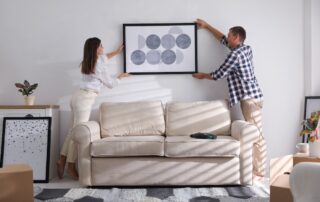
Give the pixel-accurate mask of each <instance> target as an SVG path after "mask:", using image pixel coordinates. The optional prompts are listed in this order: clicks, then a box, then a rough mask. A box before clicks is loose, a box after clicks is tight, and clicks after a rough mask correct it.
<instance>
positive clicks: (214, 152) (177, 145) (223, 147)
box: [164, 136, 240, 157]
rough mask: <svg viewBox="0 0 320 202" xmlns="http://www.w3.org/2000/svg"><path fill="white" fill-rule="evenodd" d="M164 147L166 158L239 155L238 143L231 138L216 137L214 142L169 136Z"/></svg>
mask: <svg viewBox="0 0 320 202" xmlns="http://www.w3.org/2000/svg"><path fill="white" fill-rule="evenodd" d="M164 147H165V149H164V150H165V156H167V157H234V156H239V154H240V141H238V140H236V139H235V138H233V137H231V136H218V137H217V139H214V140H210V139H195V138H191V137H190V136H169V137H166V139H165V143H164Z"/></svg>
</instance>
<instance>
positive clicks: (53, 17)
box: [0, 0, 319, 157]
mask: <svg viewBox="0 0 320 202" xmlns="http://www.w3.org/2000/svg"><path fill="white" fill-rule="evenodd" d="M303 6H304V4H303V0H281V1H278V0H259V1H257V0H242V1H233V0H197V1H196V0H161V1H159V0H90V1H86V0H69V1H64V0H55V1H53V0H51V1H50V0H48V1H42V0H29V1H18V0H1V1H0V27H1V31H0V68H1V74H0V86H1V88H0V104H22V103H23V99H22V97H21V95H19V94H18V92H17V90H16V88H15V87H14V85H13V84H14V83H15V82H17V81H23V80H24V79H27V80H29V81H31V82H38V83H39V88H38V89H37V91H36V93H35V95H36V96H37V101H36V103H38V104H60V105H61V120H62V121H61V131H62V135H64V134H65V133H66V131H67V125H68V124H67V123H68V119H69V108H68V100H69V98H70V95H71V94H72V93H73V92H74V91H75V90H76V89H77V88H78V87H77V82H78V80H79V78H80V77H79V76H80V74H79V63H80V61H81V57H82V50H83V44H84V41H85V40H86V39H87V38H88V37H92V36H97V37H99V38H101V39H102V41H103V45H104V46H105V50H106V51H111V50H113V49H115V48H116V47H117V46H118V45H119V44H120V43H121V41H122V23H146V22H149V23H152V22H192V21H194V20H195V19H196V18H203V19H205V20H207V21H208V22H210V23H211V24H212V25H214V26H215V27H216V28H218V29H220V30H221V31H222V32H224V33H227V31H228V28H229V27H231V26H235V25H242V26H244V27H245V28H246V30H247V36H248V37H247V41H246V43H247V44H250V45H251V46H252V48H253V51H254V64H255V72H256V76H257V78H258V81H259V83H260V85H261V87H262V90H263V93H264V96H265V97H264V99H265V102H264V117H263V118H264V120H263V121H264V132H265V136H266V139H267V142H268V155H269V157H274V156H280V155H284V154H290V153H292V152H294V150H295V149H294V147H295V143H296V142H297V141H299V139H300V138H299V137H298V134H299V130H300V122H301V119H302V109H303V99H304V97H303V96H304V52H303V50H304V43H303V37H304V35H303V30H304V21H303V19H304V7H303ZM198 39H199V41H198V42H199V43H198V54H199V58H198V59H199V71H202V72H209V71H212V70H214V69H216V68H217V67H218V66H219V64H221V63H222V62H223V60H224V57H225V56H226V54H227V50H226V49H225V48H223V47H222V46H221V45H220V44H219V43H218V42H217V41H215V40H214V38H213V37H212V36H211V35H210V34H209V33H208V32H206V31H205V30H199V32H198ZM318 47H319V46H318ZM122 65H123V63H122V57H118V58H116V59H115V60H113V63H112V65H111V70H110V71H112V72H113V73H119V72H121V71H122ZM227 96H228V94H227V85H226V81H220V82H213V81H200V80H195V79H193V78H192V77H191V75H152V76H132V77H131V78H128V79H126V80H125V81H124V82H123V83H122V84H121V85H120V86H119V88H117V89H113V90H103V92H102V94H101V96H100V97H99V99H98V100H97V104H96V107H97V106H98V103H100V102H102V101H105V100H113V101H119V100H120V101H123V100H124V101H130V100H137V99H162V100H164V101H166V100H183V101H191V100H211V99H220V98H226V97H227ZM238 112H239V111H237V110H236V113H235V117H239V113H238Z"/></svg>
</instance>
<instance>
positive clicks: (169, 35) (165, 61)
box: [123, 23, 198, 74]
mask: <svg viewBox="0 0 320 202" xmlns="http://www.w3.org/2000/svg"><path fill="white" fill-rule="evenodd" d="M123 41H124V45H125V47H124V72H128V73H131V74H191V73H196V72H197V71H198V67H197V25H196V23H154V24H151V23H148V24H146V23H145V24H123Z"/></svg>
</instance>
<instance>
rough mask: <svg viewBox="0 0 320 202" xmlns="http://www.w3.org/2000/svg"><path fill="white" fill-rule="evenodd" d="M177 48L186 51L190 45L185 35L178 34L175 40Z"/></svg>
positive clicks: (189, 40) (188, 38)
mask: <svg viewBox="0 0 320 202" xmlns="http://www.w3.org/2000/svg"><path fill="white" fill-rule="evenodd" d="M176 43H177V46H178V47H179V48H182V49H186V48H188V47H189V46H190V44H191V39H190V37H189V36H188V35H186V34H180V35H179V36H178V37H177V39H176Z"/></svg>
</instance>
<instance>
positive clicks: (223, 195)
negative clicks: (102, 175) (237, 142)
mask: <svg viewBox="0 0 320 202" xmlns="http://www.w3.org/2000/svg"><path fill="white" fill-rule="evenodd" d="M34 197H35V200H34V201H35V202H40V201H46V202H73V201H74V202H103V201H105V202H118V201H119V202H135V201H138V202H160V201H162V202H236V201H246V202H249V201H250V202H251V201H252V202H253V201H256V202H268V201H269V194H268V192H267V191H266V190H264V189H263V188H260V187H255V186H250V187H243V186H228V187H147V188H103V189H102V188H101V189H100V188H99V189H89V188H74V189H42V188H40V187H38V186H35V187H34Z"/></svg>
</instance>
